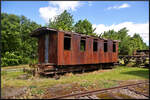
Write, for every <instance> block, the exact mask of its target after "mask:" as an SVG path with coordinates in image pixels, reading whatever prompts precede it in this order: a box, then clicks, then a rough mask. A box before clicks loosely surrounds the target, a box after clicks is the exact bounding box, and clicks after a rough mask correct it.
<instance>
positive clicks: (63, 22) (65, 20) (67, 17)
mask: <svg viewBox="0 0 150 100" xmlns="http://www.w3.org/2000/svg"><path fill="white" fill-rule="evenodd" d="M72 17H73V16H72V15H71V14H70V13H68V12H67V11H66V10H65V11H64V12H63V13H61V14H60V15H58V16H56V17H55V18H54V20H52V19H50V21H49V25H48V27H50V28H55V29H58V30H64V31H72V29H73V23H74V21H73V18H72Z"/></svg>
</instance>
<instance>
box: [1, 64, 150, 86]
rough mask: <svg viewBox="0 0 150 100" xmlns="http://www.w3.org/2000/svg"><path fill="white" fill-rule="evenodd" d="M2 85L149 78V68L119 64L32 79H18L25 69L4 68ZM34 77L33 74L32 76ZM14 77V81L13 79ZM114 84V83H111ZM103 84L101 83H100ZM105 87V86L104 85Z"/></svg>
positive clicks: (95, 82)
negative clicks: (83, 71)
mask: <svg viewBox="0 0 150 100" xmlns="http://www.w3.org/2000/svg"><path fill="white" fill-rule="evenodd" d="M2 73H6V74H2V76H1V78H2V86H4V85H9V86H32V85H34V86H36V87H47V86H53V85H56V84H66V83H79V84H80V85H81V86H85V87H87V86H90V85H93V84H97V85H98V84H99V83H100V84H102V82H103V83H104V82H108V81H112V82H113V81H114V82H115V81H119V80H134V79H138V80H145V79H149V70H148V69H146V68H137V67H126V66H120V67H119V66H118V67H116V68H115V69H113V70H99V71H95V72H89V73H83V74H69V75H64V76H61V78H60V79H59V80H55V79H53V78H50V77H49V78H46V77H41V78H38V79H32V80H21V79H17V77H18V76H19V75H22V74H25V73H24V72H23V71H20V72H6V71H3V70H2ZM31 77H32V76H31ZM12 79H13V81H12ZM111 84H112V83H111ZM100 86H101V85H100ZM104 87H105V86H104Z"/></svg>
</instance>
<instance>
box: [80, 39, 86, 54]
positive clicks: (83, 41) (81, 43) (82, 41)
mask: <svg viewBox="0 0 150 100" xmlns="http://www.w3.org/2000/svg"><path fill="white" fill-rule="evenodd" d="M85 40H86V38H83V37H81V41H80V50H81V51H85Z"/></svg>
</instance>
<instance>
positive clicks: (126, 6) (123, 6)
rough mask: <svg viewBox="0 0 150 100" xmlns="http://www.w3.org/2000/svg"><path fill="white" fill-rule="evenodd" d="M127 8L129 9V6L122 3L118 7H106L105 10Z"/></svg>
mask: <svg viewBox="0 0 150 100" xmlns="http://www.w3.org/2000/svg"><path fill="white" fill-rule="evenodd" d="M128 7H130V5H129V4H127V3H124V4H122V5H120V6H112V7H108V8H107V10H111V9H121V8H128Z"/></svg>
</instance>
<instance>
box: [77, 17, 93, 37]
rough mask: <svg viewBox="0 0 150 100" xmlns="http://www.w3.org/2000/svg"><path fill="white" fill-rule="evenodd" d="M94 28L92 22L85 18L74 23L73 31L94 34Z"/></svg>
mask: <svg viewBox="0 0 150 100" xmlns="http://www.w3.org/2000/svg"><path fill="white" fill-rule="evenodd" d="M95 29H96V28H95ZM95 29H93V27H92V24H91V23H90V22H89V21H88V20H87V19H85V20H83V21H82V20H79V21H78V22H77V23H76V24H75V25H74V31H75V32H77V33H81V34H86V35H93V36H96V33H94V31H95Z"/></svg>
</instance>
